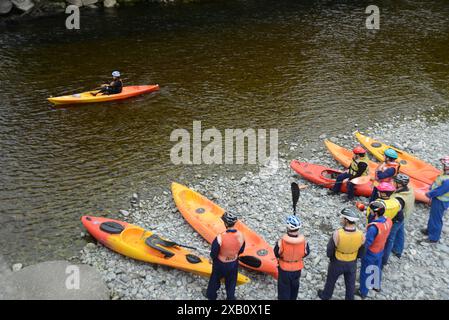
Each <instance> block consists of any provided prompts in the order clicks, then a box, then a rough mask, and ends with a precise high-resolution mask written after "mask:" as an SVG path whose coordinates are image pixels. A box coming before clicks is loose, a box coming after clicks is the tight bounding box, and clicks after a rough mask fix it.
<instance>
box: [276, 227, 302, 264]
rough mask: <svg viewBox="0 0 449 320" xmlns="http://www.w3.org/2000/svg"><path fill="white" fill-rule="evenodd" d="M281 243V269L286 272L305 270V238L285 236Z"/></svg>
mask: <svg viewBox="0 0 449 320" xmlns="http://www.w3.org/2000/svg"><path fill="white" fill-rule="evenodd" d="M279 242H280V244H279V256H280V257H279V267H280V268H281V269H282V270H284V271H299V270H302V268H304V262H303V261H302V258H304V256H305V255H306V239H305V238H304V236H303V235H299V236H298V237H290V236H289V235H288V234H285V235H284V236H283V237H282V239H281V240H280V241H279Z"/></svg>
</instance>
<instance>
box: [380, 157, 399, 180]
mask: <svg viewBox="0 0 449 320" xmlns="http://www.w3.org/2000/svg"><path fill="white" fill-rule="evenodd" d="M384 167H385V168H386V169H388V168H393V169H394V175H392V176H391V177H388V178H385V179H379V182H388V183H393V181H394V177H395V176H396V175H397V174H398V173H399V168H400V167H401V165H400V164H399V163H397V162H396V161H394V162H388V163H385V166H384Z"/></svg>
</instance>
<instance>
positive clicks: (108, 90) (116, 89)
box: [92, 71, 123, 96]
mask: <svg viewBox="0 0 449 320" xmlns="http://www.w3.org/2000/svg"><path fill="white" fill-rule="evenodd" d="M122 88H123V83H122V80H121V79H120V72H118V71H114V72H112V81H111V82H110V83H109V84H102V85H101V89H100V90H99V91H98V92H95V93H93V92H92V95H93V96H96V95H97V94H99V93H103V94H108V95H109V94H117V93H120V92H122Z"/></svg>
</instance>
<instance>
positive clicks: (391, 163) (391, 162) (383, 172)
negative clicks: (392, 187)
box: [369, 148, 400, 202]
mask: <svg viewBox="0 0 449 320" xmlns="http://www.w3.org/2000/svg"><path fill="white" fill-rule="evenodd" d="M384 157H385V160H384V162H382V163H381V164H380V165H379V166H378V167H377V169H376V181H377V182H378V183H382V182H388V183H393V179H394V177H395V176H396V175H397V174H398V173H399V168H400V164H399V162H397V161H396V160H397V158H398V153H397V152H396V151H395V150H393V149H391V148H389V149H387V150H385V152H384ZM377 198H378V190H377V188H376V187H374V188H373V193H371V197H370V199H369V202H373V201H374V200H376V199H377Z"/></svg>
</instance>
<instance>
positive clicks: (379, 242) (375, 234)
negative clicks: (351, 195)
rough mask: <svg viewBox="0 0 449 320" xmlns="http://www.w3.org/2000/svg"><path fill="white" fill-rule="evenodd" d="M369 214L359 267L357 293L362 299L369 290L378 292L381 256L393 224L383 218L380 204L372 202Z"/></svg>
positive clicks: (382, 206) (381, 204) (380, 277)
mask: <svg viewBox="0 0 449 320" xmlns="http://www.w3.org/2000/svg"><path fill="white" fill-rule="evenodd" d="M369 208H370V213H369V216H368V225H367V231H366V236H365V238H366V240H365V249H366V251H365V252H366V253H365V255H364V256H363V258H362V261H361V262H362V265H361V267H360V288H359V290H358V291H357V295H359V296H360V297H361V298H362V299H365V298H366V296H367V295H368V291H369V289H374V290H375V291H378V292H379V291H380V287H381V279H382V256H383V253H384V248H385V244H386V242H387V238H388V236H389V234H390V230H391V227H392V225H393V222H392V221H391V219H390V218H386V217H384V213H385V206H384V204H383V203H382V202H379V201H373V202H371V203H370V205H369Z"/></svg>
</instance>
